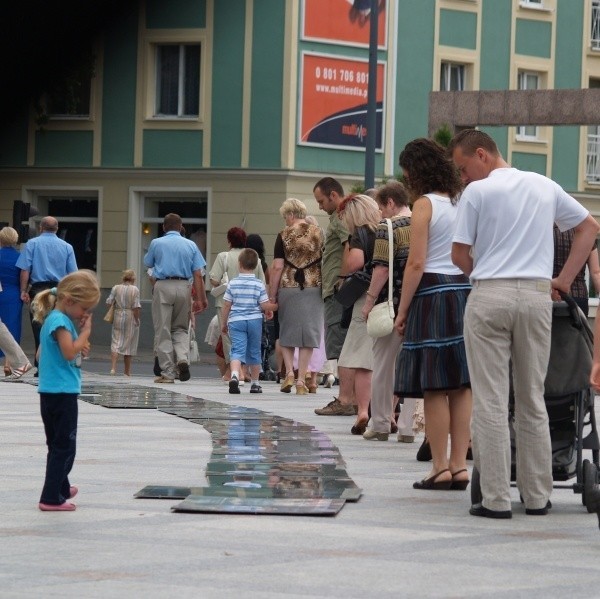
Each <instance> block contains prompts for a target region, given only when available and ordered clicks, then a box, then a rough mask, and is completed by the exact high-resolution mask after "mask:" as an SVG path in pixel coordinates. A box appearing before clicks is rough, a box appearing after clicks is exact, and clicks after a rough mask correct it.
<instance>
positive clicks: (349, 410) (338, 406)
mask: <svg viewBox="0 0 600 599" xmlns="http://www.w3.org/2000/svg"><path fill="white" fill-rule="evenodd" d="M315 414H317V416H354V415H355V411H354V406H353V405H349V406H345V405H344V404H343V403H342V402H341V401H340V400H339V399H338V398H337V397H334V398H333V401H330V402H329V403H328V404H327V405H326V406H325V407H324V408H317V409H316V410H315Z"/></svg>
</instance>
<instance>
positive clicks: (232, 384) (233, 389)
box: [229, 376, 240, 394]
mask: <svg viewBox="0 0 600 599" xmlns="http://www.w3.org/2000/svg"><path fill="white" fill-rule="evenodd" d="M239 392H240V382H239V381H238V379H237V377H236V376H232V377H231V380H230V381H229V393H232V394H236V393H239Z"/></svg>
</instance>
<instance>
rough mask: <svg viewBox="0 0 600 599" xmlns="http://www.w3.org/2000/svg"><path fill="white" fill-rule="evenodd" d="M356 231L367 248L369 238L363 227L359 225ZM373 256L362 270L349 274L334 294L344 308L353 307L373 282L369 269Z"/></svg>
mask: <svg viewBox="0 0 600 599" xmlns="http://www.w3.org/2000/svg"><path fill="white" fill-rule="evenodd" d="M356 233H357V234H358V237H359V238H360V241H361V243H362V245H363V247H364V248H365V250H366V249H367V245H368V242H369V240H368V238H367V236H366V234H365V232H364V230H363V229H362V227H359V228H358V229H357V230H356ZM365 258H366V252H365ZM372 258H373V257H372V256H371V258H370V259H369V260H367V263H366V264H365V265H364V266H363V268H362V269H361V270H357V271H356V272H353V273H351V274H349V275H347V276H346V277H345V278H344V281H343V283H342V284H341V286H340V288H339V289H338V290H337V292H336V294H335V295H334V297H335V299H336V300H337V301H338V302H339V303H340V304H342V306H344V308H351V307H352V306H354V304H355V303H356V300H358V299H359V298H360V297H362V296H363V295H364V294H365V292H366V291H367V289H368V288H369V285H370V284H371V273H370V272H369V270H367V267H368V265H369V264H370V263H371V260H372Z"/></svg>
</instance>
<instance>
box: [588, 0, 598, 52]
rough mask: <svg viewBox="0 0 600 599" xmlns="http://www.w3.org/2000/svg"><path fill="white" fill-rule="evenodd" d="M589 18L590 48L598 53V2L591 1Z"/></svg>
mask: <svg viewBox="0 0 600 599" xmlns="http://www.w3.org/2000/svg"><path fill="white" fill-rule="evenodd" d="M590 17H591V23H590V47H591V49H592V50H594V51H598V50H600V0H592V11H591V14H590Z"/></svg>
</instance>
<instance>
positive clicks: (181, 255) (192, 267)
mask: <svg viewBox="0 0 600 599" xmlns="http://www.w3.org/2000/svg"><path fill="white" fill-rule="evenodd" d="M181 226H182V222H181V217H180V216H179V215H178V214H173V213H171V214H167V215H166V216H165V218H164V220H163V231H164V232H165V234H164V235H163V236H162V237H159V238H158V239H153V240H152V242H151V243H150V247H149V248H148V253H147V254H146V255H145V256H144V266H146V267H148V268H152V271H153V272H152V275H153V278H155V279H156V283H155V284H154V291H153V294H152V322H153V323H154V337H155V346H156V354H157V357H158V363H159V365H160V370H161V375H160V376H159V377H157V378H156V379H154V382H155V383H173V382H174V380H175V378H176V376H177V371H179V380H181V381H187V380H189V378H190V368H189V357H188V355H189V350H190V338H189V324H190V316H191V314H190V309H191V311H193V312H194V313H195V314H197V313H198V312H202V311H203V310H205V309H206V307H207V306H208V301H207V299H206V290H205V289H204V279H203V278H202V275H203V269H204V267H205V266H206V260H204V258H203V256H202V254H201V253H200V250H199V249H198V246H197V245H196V244H195V243H194V242H193V241H190V240H189V239H186V238H185V237H182V235H181V233H180V231H181ZM190 281H193V287H194V291H195V298H194V301H193V303H191V301H190V300H191V293H190Z"/></svg>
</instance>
